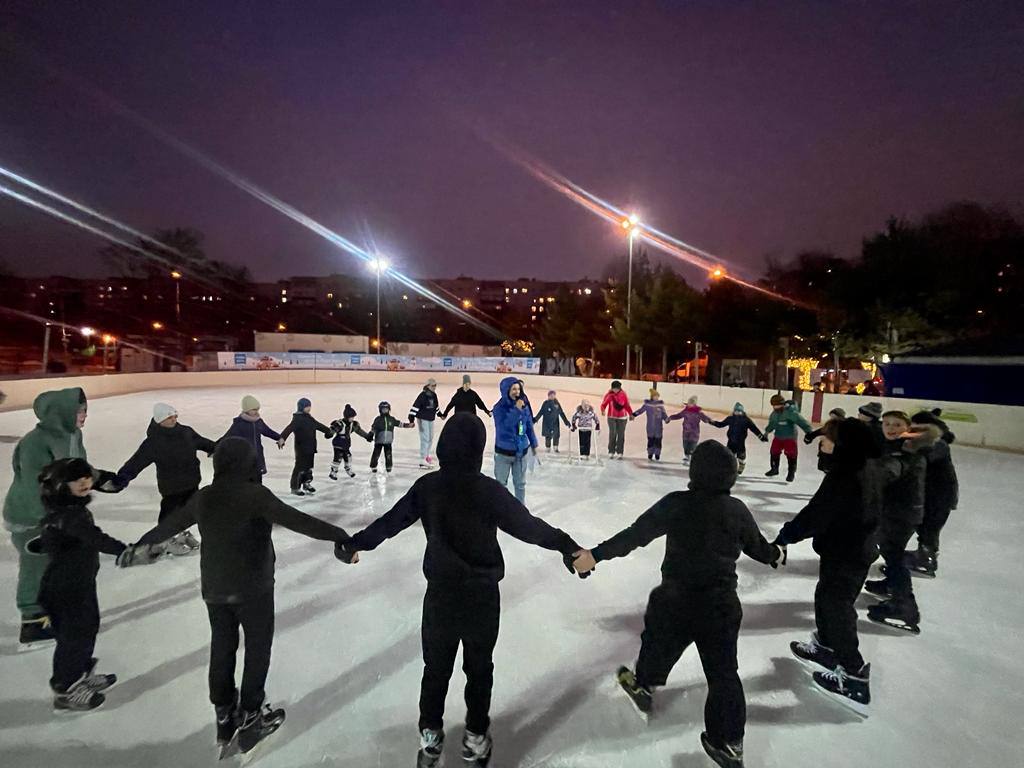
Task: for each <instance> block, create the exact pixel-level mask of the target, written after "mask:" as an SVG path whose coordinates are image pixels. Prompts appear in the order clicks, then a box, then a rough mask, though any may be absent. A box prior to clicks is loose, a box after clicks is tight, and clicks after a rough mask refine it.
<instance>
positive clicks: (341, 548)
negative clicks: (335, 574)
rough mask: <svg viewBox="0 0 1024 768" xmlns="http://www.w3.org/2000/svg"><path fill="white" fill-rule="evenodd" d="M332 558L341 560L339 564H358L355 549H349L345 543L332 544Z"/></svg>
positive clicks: (357, 555) (357, 554) (357, 553)
mask: <svg viewBox="0 0 1024 768" xmlns="http://www.w3.org/2000/svg"><path fill="white" fill-rule="evenodd" d="M334 556H335V557H336V558H338V559H339V560H341V562H343V563H348V564H349V565H352V564H353V563H358V562H359V552H358V551H357V550H355V549H349V548H348V542H347V541H336V542H334Z"/></svg>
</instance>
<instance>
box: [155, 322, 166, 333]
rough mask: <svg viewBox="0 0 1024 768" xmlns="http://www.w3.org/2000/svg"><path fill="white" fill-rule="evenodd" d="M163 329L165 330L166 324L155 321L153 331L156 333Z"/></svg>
mask: <svg viewBox="0 0 1024 768" xmlns="http://www.w3.org/2000/svg"><path fill="white" fill-rule="evenodd" d="M163 329H164V324H163V323H161V322H160V321H159V320H154V321H153V330H154V331H162V330H163Z"/></svg>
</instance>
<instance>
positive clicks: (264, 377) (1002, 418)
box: [0, 370, 1024, 452]
mask: <svg viewBox="0 0 1024 768" xmlns="http://www.w3.org/2000/svg"><path fill="white" fill-rule="evenodd" d="M471 375H472V377H473V387H474V388H475V389H477V391H480V392H481V396H482V397H483V398H484V400H485V401H488V402H489V400H488V397H487V396H486V393H485V392H484V391H482V390H485V389H486V388H487V387H493V389H494V390H495V391H496V390H497V387H498V383H499V382H500V381H501V380H502V379H503V378H505V376H507V375H508V374H501V373H473V374H471ZM427 378H434V379H436V380H437V382H438V385H439V387H440V389H441V390H442V391H441V398H442V399H444V398H445V397H446V393H445V390H446V389H449V388H450V389H452V390H454V389H455V388H456V387H458V386H460V385H461V384H462V372H461V371H459V372H451V373H448V372H443V371H438V372H432V373H424V372H411V371H344V370H333V371H332V370H268V371H255V370H254V371H198V372H192V373H124V374H110V375H101V376H65V377H50V378H42V379H9V380H6V381H0V390H2V391H3V392H4V393H5V394H6V395H7V400H6V401H5V402H4V404H3V406H0V409H2V410H5V411H10V410H18V409H22V408H31V407H32V401H33V400H35V398H36V396H37V395H39V393H41V392H45V391H47V390H50V389H63V388H65V387H81V388H82V389H83V390H85V394H86V396H87V397H89V398H90V399H92V398H97V397H111V396H115V395H124V394H129V393H132V392H145V391H147V390H161V389H188V388H193V387H250V388H252V389H253V390H257V389H258V388H259V387H261V386H268V385H282V384H324V385H331V384H338V385H340V384H410V385H412V384H420V385H422V384H423V383H424V382H425V381H426V379H427ZM523 380H524V381H525V382H526V391H527V393H528V394H529V395H530V398H531V400H532V401H533V403H534V407H539V405H540V402H541V401H542V400H543V399H544V397H545V396H546V393H547V391H548V390H549V389H553V390H555V391H557V392H564V393H573V394H577V395H583V396H585V397H587V398H588V399H589V400H590V401H591V403H592V404H593V405H594V407H595V408H597V407H598V405H599V403H600V400H601V398H602V397H604V394H605V393H606V392H607V391H608V385H609V383H610V382H609V380H608V379H591V378H584V377H566V376H539V375H531V376H524V377H523ZM650 386H651V384H650V383H649V382H646V381H623V389H624V390H625V391H626V394H627V395H629V399H630V402H631V403H632V404H633V407H634V408H637V407H639V406H640V404H641V403H642V401H643V400H644V399H645V398H646V397H647V396H648V390H649V389H650ZM658 391H659V393H660V394H661V397H662V399H663V400H664V401H665V403H666V404H667V405H668V406H669V408H670V409H671V408H681V407H682V405H683V404H684V403H685V402H686V400H687V398H689V397H691V396H693V395H696V396H697V398H698V404H699V405H700V406H701V407H702V408H704V409H705V410H708V411H712V412H716V413H719V414H725V413H729V412H731V411H732V408H733V404H734V403H736V402H737V401H738V402H741V403H743V406H744V408H745V409H746V411H747V413H748V414H749V415H750V416H752V417H754V418H758V419H767V418H768V416H769V414H770V413H771V405H770V403H769V400H770V398H771V396H772V395H773V394H775V390H768V389H754V388H749V387H745V388H734V387H718V386H709V385H705V384H672V383H666V382H662V383H661V384H659V385H658ZM782 394H783V395H784V396H786V397H789V396H790V394H791V393H789V392H783V393H782ZM869 400H877V401H880V402H881V403H882V406H883V408H884V409H885V410H890V409H893V410H904V411H907V412H909V413H911V414H913V413H914V412H915V411H918V410H921V409H923V408H929V409H930V408H935V407H939V408H942V410H943V418H944V419H946V420H947V422H948V423H949V426H950V428H951V429H952V430H953V432H955V433H956V436H957V444H963V445H973V446H979V447H984V448H998V449H1002V450H1010V451H1018V452H1024V407H1021V406H1006V405H986V404H980V403H956V402H939V401H923V400H917V399H913V398H899V397H881V398H877V397H876V398H867V397H863V396H860V395H832V394H826V395H825V396H824V402H823V405H822V411H821V412H822V414H823V417H824V416H825V415H827V414H828V412H829V410H831V409H832V408H835V407H840V408H843V409H844V410H845V411H846V413H847V414H848V415H850V416H854V415H856V413H857V408H858V406H860V405H862V404H864V403H866V402H868V401H869ZM812 403H813V397H812V396H811V393H809V392H807V393H804V398H803V407H802V413H803V415H804V417H805V418H807V419H808V421H810V420H811V409H812ZM569 406H573V407H574V406H575V403H574V402H573V401H571V400H570V401H569V402H566V403H565V407H566V409H567V410H568V408H569Z"/></svg>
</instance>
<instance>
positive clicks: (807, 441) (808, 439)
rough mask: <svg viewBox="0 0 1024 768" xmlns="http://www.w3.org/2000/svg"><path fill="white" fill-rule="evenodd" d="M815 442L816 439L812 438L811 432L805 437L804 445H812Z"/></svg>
mask: <svg viewBox="0 0 1024 768" xmlns="http://www.w3.org/2000/svg"><path fill="white" fill-rule="evenodd" d="M813 442H814V438H813V437H811V433H810V432H808V433H807V434H805V435H804V445H810V444H811V443H813Z"/></svg>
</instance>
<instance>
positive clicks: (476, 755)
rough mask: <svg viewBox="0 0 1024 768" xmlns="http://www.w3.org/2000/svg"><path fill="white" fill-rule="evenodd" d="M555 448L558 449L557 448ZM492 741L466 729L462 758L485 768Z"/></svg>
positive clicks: (489, 736) (486, 735) (470, 764)
mask: <svg viewBox="0 0 1024 768" xmlns="http://www.w3.org/2000/svg"><path fill="white" fill-rule="evenodd" d="M555 450H558V449H557V448H556V449H555ZM493 747H494V742H493V741H491V734H489V733H485V734H484V735H482V736H481V735H480V734H479V733H473V732H472V731H469V730H467V731H466V732H465V733H464V734H463V735H462V759H463V760H464V761H465V763H466V765H468V766H477V767H478V768H487V765H488V764H489V763H490V762H491V749H492V748H493Z"/></svg>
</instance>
